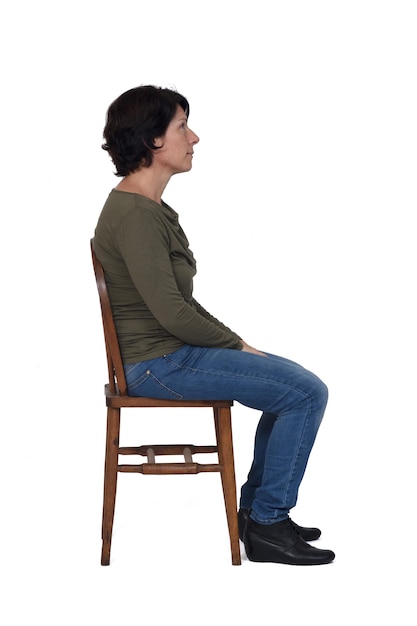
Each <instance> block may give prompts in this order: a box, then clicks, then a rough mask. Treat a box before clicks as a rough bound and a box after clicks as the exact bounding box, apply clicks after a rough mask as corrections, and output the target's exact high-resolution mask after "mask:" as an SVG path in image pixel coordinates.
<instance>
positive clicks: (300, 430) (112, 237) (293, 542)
mask: <svg viewBox="0 0 417 626" xmlns="http://www.w3.org/2000/svg"><path fill="white" fill-rule="evenodd" d="M188 114H189V105H188V102H187V100H186V99H185V98H184V97H183V96H181V95H180V94H179V93H177V92H176V91H173V90H170V89H162V88H160V87H154V86H141V87H137V88H134V89H131V90H129V91H127V92H126V93H124V94H122V95H121V96H120V97H119V98H117V99H116V100H115V101H114V102H113V103H112V104H111V105H110V107H109V109H108V112H107V120H106V126H105V129H104V140H105V143H104V144H103V149H104V150H106V151H107V152H108V153H109V155H110V157H111V159H112V161H113V163H114V165H115V167H116V175H117V176H119V177H121V181H120V182H119V184H118V185H117V186H116V188H115V189H113V190H112V191H111V193H110V195H109V197H108V199H107V201H106V203H105V205H104V207H103V210H102V213H101V215H100V218H99V220H98V224H97V227H96V231H95V237H94V249H95V252H96V254H97V256H98V258H99V259H100V261H101V262H102V264H103V266H104V270H105V273H106V278H107V284H108V290H109V295H110V300H111V304H112V310H113V314H114V318H115V323H116V328H117V333H118V337H119V342H120V348H121V352H122V358H123V363H124V367H125V372H126V380H127V383H128V390H129V394H130V395H137V396H151V397H156V398H184V399H200V400H201V399H207V400H211V399H231V400H235V401H237V402H240V403H241V404H244V405H246V406H248V407H252V408H254V409H258V410H261V411H262V412H263V413H262V416H261V419H260V421H259V425H258V428H257V432H256V437H255V450H254V459H253V463H252V466H251V468H250V471H249V475H248V478H247V481H246V483H245V484H244V485H243V487H242V489H241V498H240V509H239V513H238V519H239V534H240V538H241V539H242V541H243V542H244V544H245V549H246V553H247V556H248V558H249V559H250V560H252V561H265V562H277V563H288V564H293V565H318V564H323V563H330V562H331V561H333V559H334V557H335V555H334V553H333V552H332V551H331V550H320V549H318V548H316V547H313V546H311V545H310V544H309V543H307V542H308V541H312V540H314V539H317V538H318V537H319V536H320V534H321V533H320V530H319V529H317V528H305V527H302V526H298V525H297V524H295V523H294V522H293V521H292V520H291V519H290V517H289V511H290V509H292V508H293V507H294V506H295V504H296V501H297V494H298V489H299V485H300V482H301V480H302V477H303V474H304V471H305V468H306V465H307V461H308V457H309V454H310V452H311V448H312V446H313V443H314V440H315V437H316V434H317V431H318V428H319V425H320V422H321V419H322V417H323V413H324V410H325V406H326V402H327V388H326V386H325V385H324V384H323V383H322V382H321V381H320V380H319V379H318V378H317V377H316V376H315V375H314V374H312V373H310V372H308V371H307V370H305V369H304V368H302V367H301V366H299V365H297V364H296V363H293V362H291V361H288V360H287V359H284V358H282V357H278V356H275V355H272V354H267V353H264V352H261V351H259V350H257V349H255V348H253V347H251V346H250V345H248V344H247V343H246V342H245V341H243V339H242V338H241V337H240V336H239V335H238V334H237V333H235V332H233V331H232V330H231V329H230V328H228V327H227V326H225V325H224V324H222V323H221V322H220V321H219V320H217V319H216V318H215V317H213V316H212V315H210V314H209V313H208V312H207V311H206V310H205V309H204V308H203V307H202V306H201V305H200V304H199V303H198V302H196V300H195V299H194V298H193V293H192V281H193V277H194V275H195V273H196V263H195V259H194V256H193V253H192V252H191V250H190V248H189V245H188V240H187V238H186V236H185V234H184V231H183V230H182V228H181V226H180V224H179V222H178V215H177V213H176V212H175V211H173V209H171V208H170V207H169V206H168V205H167V204H166V203H165V202H164V201H163V199H162V195H163V192H164V190H165V187H166V185H167V184H168V182H169V180H170V178H171V176H173V175H174V174H179V173H181V172H187V171H189V170H190V169H191V166H192V159H193V153H194V146H195V145H196V144H197V143H198V141H199V138H198V137H197V135H196V134H195V133H194V132H193V131H192V130H191V129H190V128H189V127H188Z"/></svg>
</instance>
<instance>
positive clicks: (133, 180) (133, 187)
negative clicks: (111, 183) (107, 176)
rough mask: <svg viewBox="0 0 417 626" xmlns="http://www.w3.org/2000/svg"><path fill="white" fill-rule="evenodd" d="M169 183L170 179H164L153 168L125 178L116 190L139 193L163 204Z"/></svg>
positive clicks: (141, 170) (143, 169)
mask: <svg viewBox="0 0 417 626" xmlns="http://www.w3.org/2000/svg"><path fill="white" fill-rule="evenodd" d="M168 182H169V178H168V179H162V178H161V176H160V173H159V172H158V174H157V173H156V172H155V171H154V170H152V167H148V168H142V169H140V170H137V171H136V172H133V173H132V174H129V175H128V176H126V177H125V178H123V180H121V181H120V183H119V184H118V185H117V186H116V189H118V190H119V191H129V192H131V193H139V194H140V195H141V196H145V197H146V198H150V199H151V200H154V202H157V203H158V204H161V200H162V194H163V193H164V190H165V187H166V186H167V184H168Z"/></svg>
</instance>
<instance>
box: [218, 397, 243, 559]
mask: <svg viewBox="0 0 417 626" xmlns="http://www.w3.org/2000/svg"><path fill="white" fill-rule="evenodd" d="M213 410H214V423H215V428H216V437H217V447H218V453H219V461H220V465H221V479H222V487H223V496H224V503H225V507H226V516H227V524H228V527H229V536H230V548H231V552H232V564H233V565H240V564H241V559H240V546H239V530H238V522H237V498H236V476H235V463H234V455H233V438H232V422H231V411H230V408H221V409H220V408H214V409H213Z"/></svg>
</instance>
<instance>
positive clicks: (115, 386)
mask: <svg viewBox="0 0 417 626" xmlns="http://www.w3.org/2000/svg"><path fill="white" fill-rule="evenodd" d="M90 246H91V255H92V258H93V267H94V274H95V277H96V283H97V289H98V295H99V298H100V307H101V317H102V320H103V331H104V341H105V344H106V354H107V367H108V370H109V389H110V391H111V393H119V395H121V396H127V395H128V393H127V384H126V378H125V373H124V369H123V361H122V356H121V354H120V347H119V340H118V339H117V333H116V326H115V324H114V319H113V313H112V310H111V306H110V299H109V294H108V291H107V285H106V278H105V276H104V269H103V266H102V264H101V263H100V261H99V260H98V258H97V256H96V253H95V252H94V248H93V240H92V239H91V240H90Z"/></svg>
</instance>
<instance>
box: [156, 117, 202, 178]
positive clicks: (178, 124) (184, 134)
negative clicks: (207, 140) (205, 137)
mask: <svg viewBox="0 0 417 626" xmlns="http://www.w3.org/2000/svg"><path fill="white" fill-rule="evenodd" d="M198 142H199V138H198V137H197V135H196V134H195V133H194V132H193V131H192V130H191V129H190V128H188V122H187V116H186V115H185V113H184V110H183V109H182V108H181V107H180V106H178V107H177V111H176V114H175V116H174V118H173V119H172V121H171V122H170V123H169V125H168V128H167V130H166V133H165V135H164V136H163V137H158V138H156V139H155V141H154V145H155V146H156V147H158V150H155V151H154V153H153V155H154V163H155V164H158V165H159V166H160V167H163V168H164V169H165V170H166V172H167V173H168V174H169V175H172V174H179V173H181V172H188V171H189V170H190V169H191V167H192V159H193V152H194V146H195V144H196V143H198Z"/></svg>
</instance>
